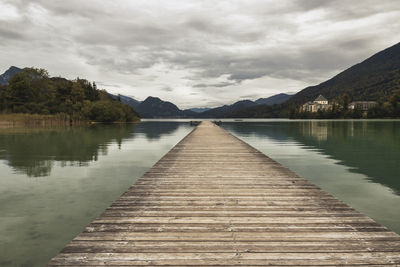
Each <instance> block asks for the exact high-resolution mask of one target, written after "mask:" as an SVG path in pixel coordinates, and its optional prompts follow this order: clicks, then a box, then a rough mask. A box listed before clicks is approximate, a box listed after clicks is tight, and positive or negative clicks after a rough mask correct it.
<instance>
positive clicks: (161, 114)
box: [0, 43, 400, 118]
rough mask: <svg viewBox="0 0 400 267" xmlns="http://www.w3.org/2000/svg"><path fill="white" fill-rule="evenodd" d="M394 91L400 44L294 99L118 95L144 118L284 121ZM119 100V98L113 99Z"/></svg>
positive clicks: (398, 85) (3, 78)
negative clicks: (319, 103)
mask: <svg viewBox="0 0 400 267" xmlns="http://www.w3.org/2000/svg"><path fill="white" fill-rule="evenodd" d="M21 71H22V69H20V68H17V67H10V68H9V69H8V70H7V71H6V72H5V73H4V74H2V75H0V85H2V84H3V85H4V84H7V83H8V81H9V80H10V79H11V77H12V76H13V75H14V74H16V73H18V72H21ZM395 90H400V43H398V44H396V45H394V46H392V47H389V48H387V49H385V50H383V51H381V52H379V53H376V54H375V55H373V56H371V57H370V58H368V59H366V60H364V61H363V62H361V63H359V64H356V65H354V66H352V67H351V68H349V69H347V70H345V71H343V72H341V73H339V74H338V75H336V76H335V77H333V78H331V79H329V80H327V81H325V82H323V83H321V84H319V85H316V86H310V87H307V88H305V89H303V90H301V91H300V92H298V93H297V94H295V95H288V94H277V95H274V96H271V97H268V98H260V99H258V100H256V101H251V100H240V101H238V102H235V103H233V104H232V105H224V106H220V107H216V108H207V107H204V108H192V109H186V110H181V109H179V108H178V107H177V106H176V105H175V104H173V103H171V102H168V101H163V100H161V99H160V98H157V97H151V96H149V97H148V98H146V99H145V100H144V101H142V102H141V101H138V100H135V99H134V98H131V97H128V96H124V95H119V98H120V100H121V102H122V103H125V104H128V105H130V106H131V107H133V108H134V109H135V110H136V111H137V112H138V113H139V114H140V115H141V117H143V118H224V117H249V118H252V117H282V116H287V115H285V114H286V113H287V111H288V109H289V107H290V106H296V107H298V106H300V105H301V104H303V103H305V102H307V101H310V100H313V99H315V98H316V97H317V96H318V95H320V94H322V95H323V96H324V97H326V98H327V99H328V100H329V101H332V100H335V99H338V98H340V97H341V96H342V95H344V94H347V95H349V96H350V98H351V100H353V101H360V100H372V101H382V102H383V101H387V100H388V99H389V97H390V96H391V95H392V94H393V92H394V91H395ZM113 97H114V98H118V96H115V95H114V96H113Z"/></svg>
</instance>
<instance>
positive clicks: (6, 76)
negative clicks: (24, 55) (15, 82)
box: [0, 66, 23, 85]
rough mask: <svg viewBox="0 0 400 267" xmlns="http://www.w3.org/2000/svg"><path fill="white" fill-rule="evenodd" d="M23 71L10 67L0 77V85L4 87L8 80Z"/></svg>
mask: <svg viewBox="0 0 400 267" xmlns="http://www.w3.org/2000/svg"><path fill="white" fill-rule="evenodd" d="M22 71H23V69H20V68H17V67H15V66H11V67H10V68H9V69H8V70H6V72H4V73H3V74H1V75H0V85H6V84H8V82H9V81H10V79H11V78H12V77H13V76H14V75H15V74H17V73H19V72H22Z"/></svg>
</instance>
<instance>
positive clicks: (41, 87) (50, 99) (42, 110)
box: [0, 68, 139, 122]
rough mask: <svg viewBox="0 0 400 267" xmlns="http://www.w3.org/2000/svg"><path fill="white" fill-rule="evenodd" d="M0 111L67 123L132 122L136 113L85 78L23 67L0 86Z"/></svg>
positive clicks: (136, 115)
mask: <svg viewBox="0 0 400 267" xmlns="http://www.w3.org/2000/svg"><path fill="white" fill-rule="evenodd" d="M0 112H2V113H29V114H45V115H48V114H49V115H52V114H67V115H68V117H69V118H70V121H82V120H87V121H96V122H131V121H135V120H137V119H138V117H139V116H138V114H137V113H136V112H135V111H134V110H133V109H132V108H131V107H130V106H128V105H126V104H122V103H121V102H120V101H118V100H114V99H113V98H112V97H111V96H110V95H109V94H108V93H107V92H106V91H104V90H99V89H97V86H96V84H95V83H94V82H93V83H91V82H89V81H87V80H85V79H80V78H77V79H76V80H72V81H71V80H67V79H65V78H61V77H52V78H51V77H50V76H49V73H48V72H47V71H46V70H44V69H37V68H25V69H24V70H23V71H22V72H20V73H17V74H15V75H14V76H13V77H12V78H11V80H10V81H9V83H8V85H3V86H0Z"/></svg>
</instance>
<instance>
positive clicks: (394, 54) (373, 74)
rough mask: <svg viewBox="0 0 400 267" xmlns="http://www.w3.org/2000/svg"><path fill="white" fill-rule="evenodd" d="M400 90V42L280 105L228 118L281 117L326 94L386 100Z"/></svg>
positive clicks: (247, 110) (332, 97)
mask: <svg viewBox="0 0 400 267" xmlns="http://www.w3.org/2000/svg"><path fill="white" fill-rule="evenodd" d="M399 89H400V43H398V44H396V45H394V46H391V47H389V48H387V49H385V50H382V51H380V52H378V53H376V54H374V55H373V56H371V57H369V58H367V59H366V60H364V61H362V62H361V63H358V64H356V65H354V66H352V67H350V68H348V69H346V70H344V71H342V72H341V73H339V74H337V75H336V76H334V77H333V78H331V79H329V80H327V81H325V82H323V83H320V84H318V85H315V86H309V87H307V88H305V89H303V90H301V91H300V92H298V93H297V94H295V95H293V96H292V97H291V98H290V99H289V100H288V101H286V102H284V103H282V104H281V105H279V106H274V107H271V106H265V105H260V106H253V107H247V108H243V109H241V110H236V111H234V112H232V113H230V114H227V116H228V117H264V118H266V117H282V116H287V114H288V111H289V107H290V106H296V107H299V106H300V105H301V104H303V103H305V102H307V101H311V100H314V99H315V98H316V97H317V96H318V95H320V94H321V95H323V96H324V97H326V98H327V99H328V100H329V101H330V102H331V101H333V100H338V99H339V98H341V97H342V96H343V95H344V94H347V95H348V96H349V97H350V100H351V101H363V100H365V101H378V102H384V101H387V100H388V99H389V98H390V97H391V96H392V95H393V94H394V91H396V90H399Z"/></svg>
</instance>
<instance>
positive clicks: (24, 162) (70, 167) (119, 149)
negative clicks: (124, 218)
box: [0, 120, 400, 266]
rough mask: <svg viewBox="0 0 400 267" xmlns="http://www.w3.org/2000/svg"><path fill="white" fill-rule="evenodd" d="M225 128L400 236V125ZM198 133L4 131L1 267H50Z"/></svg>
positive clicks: (163, 125)
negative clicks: (187, 137)
mask: <svg viewBox="0 0 400 267" xmlns="http://www.w3.org/2000/svg"><path fill="white" fill-rule="evenodd" d="M223 127H224V128H225V129H227V130H228V131H230V132H231V133H233V134H235V135H236V136H238V137H239V138H241V139H243V140H244V141H246V142H248V143H250V144H251V145H253V146H254V147H256V148H258V149H259V150H261V151H262V152H264V153H265V154H267V155H268V156H270V157H272V158H273V159H275V160H277V161H278V162H280V163H281V164H283V165H285V166H287V167H289V168H290V169H292V170H293V171H295V172H297V173H298V174H300V175H301V176H303V177H304V178H307V179H309V180H310V181H312V182H313V183H315V184H317V185H319V186H320V187H322V188H323V189H324V190H326V191H328V192H330V193H332V194H333V195H335V196H336V197H338V198H340V199H341V200H343V201H345V202H346V203H348V204H350V205H351V206H353V207H354V208H356V209H358V210H360V211H362V212H363V213H365V214H367V215H369V216H371V217H372V218H374V219H375V220H377V221H378V222H380V223H381V224H384V225H386V226H387V227H389V228H391V229H393V230H394V231H397V232H398V233H400V208H399V207H400V196H399V194H400V121H368V122H367V121H286V120H264V121H254V120H253V121H251V122H232V121H228V122H224V123H223ZM192 129H193V128H191V127H190V126H189V124H188V123H187V122H185V121H169V122H166V121H163V122H160V121H148V122H143V123H140V124H138V125H127V126H123V125H95V126H92V127H76V128H72V129H62V128H60V129H30V130H26V129H0V266H44V265H45V264H46V263H47V261H48V260H49V259H50V258H51V257H53V256H54V255H55V254H57V252H58V251H59V250H60V249H61V248H63V247H64V246H65V244H66V243H68V242H69V241H70V240H71V239H72V238H73V237H75V236H76V235H77V234H78V233H80V232H81V231H82V230H83V229H84V227H85V226H86V225H87V224H88V223H90V222H91V221H92V220H93V219H94V218H96V217H97V216H98V215H100V214H101V213H102V212H103V210H104V209H105V208H106V207H107V206H109V205H110V204H111V202H113V201H114V200H115V199H116V198H118V196H119V195H121V194H122V193H123V192H124V191H125V190H126V189H127V188H128V187H129V186H130V185H131V184H132V183H134V182H135V180H136V179H137V178H139V177H140V176H141V175H142V174H143V173H144V172H145V171H146V170H147V169H148V168H150V167H151V166H152V165H153V164H154V163H155V162H156V161H157V160H158V159H159V158H161V156H162V155H164V154H165V153H166V152H168V151H169V150H170V149H171V148H172V147H173V146H174V145H175V144H176V143H177V142H178V141H179V140H180V139H182V138H183V137H184V136H185V135H186V134H188V133H189V132H190V131H191V130H192Z"/></svg>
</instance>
